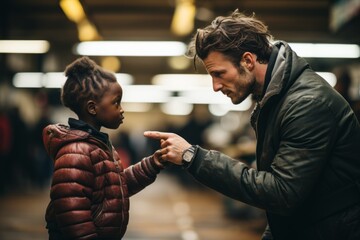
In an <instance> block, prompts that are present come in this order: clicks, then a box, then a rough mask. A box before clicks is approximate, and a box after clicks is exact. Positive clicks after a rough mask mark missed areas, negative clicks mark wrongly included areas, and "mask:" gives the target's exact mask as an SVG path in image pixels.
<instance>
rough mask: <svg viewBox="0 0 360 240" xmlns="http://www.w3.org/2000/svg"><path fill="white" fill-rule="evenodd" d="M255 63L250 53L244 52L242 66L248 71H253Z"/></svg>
mask: <svg viewBox="0 0 360 240" xmlns="http://www.w3.org/2000/svg"><path fill="white" fill-rule="evenodd" d="M255 61H256V58H255V56H254V55H253V54H252V53H250V52H245V53H244V54H243V57H242V59H241V63H242V66H243V67H246V68H247V69H248V70H249V71H251V70H253V68H254V66H255Z"/></svg>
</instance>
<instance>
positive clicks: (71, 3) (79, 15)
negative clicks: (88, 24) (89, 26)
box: [59, 0, 86, 23]
mask: <svg viewBox="0 0 360 240" xmlns="http://www.w3.org/2000/svg"><path fill="white" fill-rule="evenodd" d="M59 4H60V7H61V9H62V10H63V11H64V13H65V15H66V17H67V18H68V19H69V20H70V21H73V22H75V23H79V22H80V21H82V20H83V19H84V18H85V17H86V15H85V12H84V9H83V7H82V5H81V3H80V1H79V0H61V1H60V3H59Z"/></svg>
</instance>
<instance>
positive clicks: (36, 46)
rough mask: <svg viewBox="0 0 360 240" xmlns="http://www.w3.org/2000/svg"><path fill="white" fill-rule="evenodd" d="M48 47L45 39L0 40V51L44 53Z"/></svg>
mask: <svg viewBox="0 0 360 240" xmlns="http://www.w3.org/2000/svg"><path fill="white" fill-rule="evenodd" d="M49 48H50V44H49V42H48V41H45V40H0V53H46V52H47V51H49Z"/></svg>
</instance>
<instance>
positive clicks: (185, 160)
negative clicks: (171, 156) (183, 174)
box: [182, 145, 197, 168]
mask: <svg viewBox="0 0 360 240" xmlns="http://www.w3.org/2000/svg"><path fill="white" fill-rule="evenodd" d="M196 150H197V147H196V146H195V145H192V146H191V147H189V148H188V149H186V150H185V151H184V152H183V155H182V167H183V168H188V167H189V166H190V164H191V162H192V161H193V159H194V157H195V154H196Z"/></svg>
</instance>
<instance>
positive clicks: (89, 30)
mask: <svg viewBox="0 0 360 240" xmlns="http://www.w3.org/2000/svg"><path fill="white" fill-rule="evenodd" d="M77 28H78V37H79V40H80V41H93V40H99V39H101V37H100V34H99V33H98V31H97V29H96V27H95V25H94V24H93V23H91V22H90V21H89V20H87V19H83V20H82V21H80V22H79V23H78V24H77Z"/></svg>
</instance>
